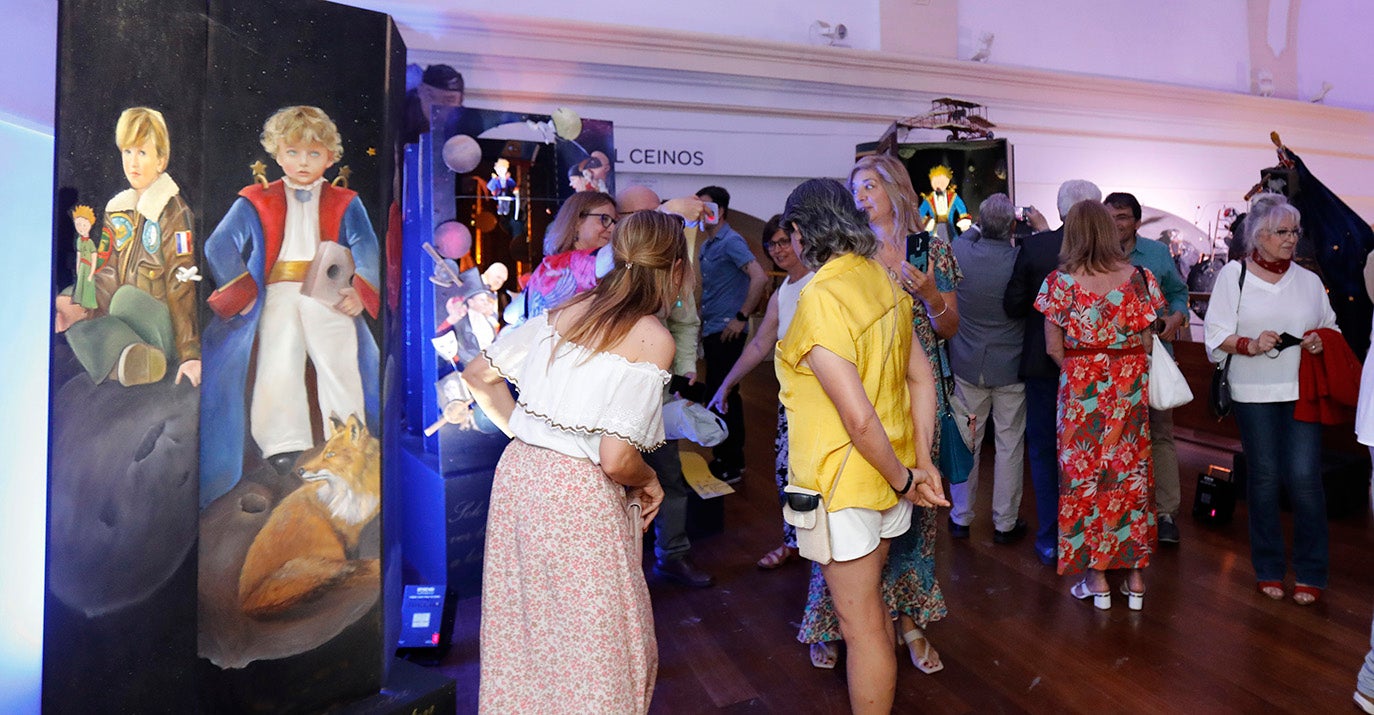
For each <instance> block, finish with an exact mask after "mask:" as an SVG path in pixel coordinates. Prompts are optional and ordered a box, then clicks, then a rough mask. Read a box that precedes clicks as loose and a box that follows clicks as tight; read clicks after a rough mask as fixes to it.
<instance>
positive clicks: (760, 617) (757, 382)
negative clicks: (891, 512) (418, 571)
mask: <svg viewBox="0 0 1374 715" xmlns="http://www.w3.org/2000/svg"><path fill="white" fill-rule="evenodd" d="M742 389H743V391H744V399H745V403H746V411H747V417H748V429H749V432H748V434H747V450H748V451H747V456H748V474H747V475H746V478H745V483H744V485H743V487H742V490H741V492H740V493H738V494H734V495H730V496H727V497H725V499H727V500H728V501H727V502H726V531H725V533H723V534H719V535H716V536H712V537H710V538H706V539H701V540H698V541H697V542H696V543H694V544H693V547H692V556H693V558H694V560H695V561H696V563H697V564H698V565H700V566H701V567H703V568H704V569H706V570H708V571H710V572H711V573H712V574H713V575H714V576H715V578H716V585H715V586H714V587H713V588H708V589H703V590H691V589H686V588H682V587H678V586H675V585H673V584H669V583H664V582H660V581H658V580H656V579H654V578H653V577H652V576H650V578H649V588H650V592H651V594H652V597H653V602H654V617H655V623H656V627H657V633H658V644H659V657H660V665H659V671H658V687H657V690H656V691H655V694H654V703H653V712H656V713H719V712H725V713H743V712H751V713H752V712H762V713H768V712H776V713H830V712H835V713H842V712H846V711H847V709H848V700H847V696H846V691H845V682H844V669H843V667H844V663H843V661H841V663H840V667H839V668H838V669H836V670H833V671H822V670H817V669H815V668H812V667H811V665H810V662H809V660H808V659H807V651H806V648H805V647H803V646H802V645H800V644H798V643H797V642H796V640H795V638H796V631H797V624H798V622H799V621H800V619H801V611H802V606H803V603H804V601H805V591H806V582H807V576H808V566H807V565H804V564H803V563H801V562H793V563H791V564H789V565H787V566H785V567H784V568H782V569H780V570H778V571H771V572H770V571H760V570H758V569H756V568H755V566H754V562H755V560H756V559H758V557H759V556H761V555H762V554H763V553H765V552H766V551H768V550H769V549H771V548H773V547H774V546H775V545H776V544H777V543H779V541H780V538H781V537H780V517H779V510H778V505H777V497H776V492H775V490H774V486H773V478H772V464H773V447H772V445H773V435H774V419H775V418H774V411H775V410H776V395H777V383H776V382H775V381H774V379H773V377H772V368H771V364H769V363H764V365H763V366H761V367H760V368H759V369H758V370H756V371H755V372H754V373H753V374H752V375H750V376H749V378H748V379H747V380H746V381H745V383H744V384H743V387H742ZM988 449H989V450H990V449H991V448H990V446H989V447H988ZM988 454H990V451H989V452H988ZM1179 460H1180V462H1181V472H1182V473H1183V502H1184V511H1185V515H1184V516H1182V517H1181V518H1180V519H1179V526H1180V528H1181V530H1182V532H1183V539H1182V544H1181V545H1179V546H1178V547H1172V548H1166V549H1162V550H1160V551H1158V552H1157V553H1156V554H1155V555H1154V557H1153V558H1152V562H1151V565H1150V568H1149V569H1148V570H1147V571H1146V579H1147V583H1148V596H1147V597H1146V599H1145V609H1144V611H1142V612H1138V613H1136V612H1131V611H1129V610H1127V609H1126V607H1125V604H1124V602H1123V599H1122V598H1120V597H1119V596H1118V598H1117V599H1116V602H1115V603H1114V607H1113V608H1112V610H1110V611H1106V612H1102V611H1097V610H1095V609H1094V608H1092V606H1091V605H1090V604H1088V603H1085V602H1079V601H1075V600H1073V599H1072V598H1070V597H1069V595H1068V590H1069V586H1070V585H1071V583H1072V581H1071V580H1070V579H1069V578H1068V577H1065V578H1060V577H1058V576H1056V575H1055V573H1054V570H1053V568H1050V567H1046V566H1043V565H1041V564H1040V562H1039V561H1038V560H1037V559H1036V557H1035V555H1034V553H1033V550H1032V548H1031V546H1030V540H1029V538H1028V539H1027V540H1025V541H1023V542H1022V543H1020V544H1016V545H1011V546H999V545H995V544H993V543H992V526H991V524H990V521H989V517H988V516H987V515H988V514H989V506H988V501H989V492H990V491H991V487H990V485H991V474H990V467H991V464H990V463H991V459H990V458H985V459H984V460H983V466H984V469H983V473H984V477H983V479H984V481H983V485H984V486H983V488H982V489H980V491H981V492H982V494H980V499H979V506H978V510H977V512H976V513H977V514H978V517H977V519H976V520H975V522H974V524H973V535H972V538H970V539H968V540H965V541H958V542H956V541H954V540H952V539H951V538H950V537H949V534H948V532H947V531H946V530H944V529H941V530H940V541H939V543H938V545H937V547H936V560H937V574H938V577H939V580H940V584H941V586H942V587H943V589H944V593H945V598H946V600H947V602H948V605H949V616H948V617H947V618H946V619H945V620H943V621H940V622H939V623H936V624H933V625H932V626H931V627H930V628H929V629H928V633H929V635H930V637H931V640H932V642H933V643H934V644H935V646H936V648H937V649H938V650H939V651H940V653H941V656H942V657H943V659H944V662H945V669H944V670H943V671H942V672H939V673H936V674H934V675H924V674H922V673H921V672H920V671H918V670H916V669H915V668H914V667H913V666H912V665H911V663H910V661H909V660H907V659H906V658H905V654H904V653H903V654H902V658H901V659H900V660H899V668H898V685H897V700H896V706H895V708H894V712H897V713H915V712H922V713H1020V712H1035V713H1042V712H1045V713H1048V712H1054V713H1061V712H1074V713H1077V712H1082V713H1088V712H1099V713H1163V712H1180V713H1228V712H1234V713H1256V712H1305V713H1346V712H1357V710H1356V709H1355V708H1354V706H1353V705H1352V704H1351V693H1352V692H1353V690H1354V683H1355V674H1356V672H1357V671H1358V669H1359V667H1360V663H1361V661H1362V659H1363V657H1364V654H1365V652H1366V651H1367V650H1368V648H1369V636H1370V619H1371V607H1372V606H1374V601H1372V600H1371V595H1374V568H1371V566H1374V556H1371V549H1370V543H1371V540H1370V537H1371V534H1372V533H1374V525H1372V524H1371V519H1370V518H1369V516H1368V513H1367V512H1360V513H1359V515H1357V516H1355V517H1351V518H1346V519H1342V520H1334V521H1332V522H1331V580H1330V588H1329V589H1328V590H1327V592H1326V596H1325V598H1324V599H1323V601H1322V602H1321V603H1319V604H1317V605H1316V606H1313V607H1308V608H1304V607H1300V606H1297V605H1296V604H1294V603H1293V602H1292V600H1286V601H1282V602H1275V601H1270V600H1269V599H1267V598H1264V597H1263V596H1260V595H1258V594H1256V593H1255V590H1254V578H1253V573H1252V571H1251V569H1250V562H1249V550H1248V546H1247V535H1246V529H1245V511H1244V509H1245V507H1244V504H1243V503H1242V504H1241V506H1240V507H1239V508H1238V509H1237V514H1236V520H1235V521H1233V522H1232V523H1231V524H1230V525H1228V526H1225V527H1220V528H1206V527H1202V526H1200V525H1198V524H1196V523H1195V522H1194V521H1193V520H1192V519H1191V518H1189V517H1187V516H1186V511H1187V508H1188V506H1189V505H1190V504H1191V503H1192V494H1193V483H1194V482H1195V479H1196V474H1197V473H1198V471H1199V469H1202V468H1205V466H1206V465H1207V464H1208V463H1220V464H1229V462H1230V455H1229V453H1226V452H1222V451H1219V450H1217V449H1216V448H1215V447H1207V446H1201V445H1198V444H1196V443H1189V442H1180V443H1179ZM1021 512H1022V516H1024V517H1025V518H1026V519H1027V520H1028V521H1030V522H1031V524H1032V525H1034V521H1035V516H1034V496H1033V492H1032V491H1031V488H1030V484H1029V480H1028V481H1027V484H1026V489H1025V497H1024V499H1023V502H1022V508H1021ZM650 558H652V554H650ZM646 563H648V562H646ZM1290 584H1291V575H1290ZM1113 585H1114V586H1116V583H1115V578H1114V579H1113ZM479 617H480V603H479V601H478V599H468V600H465V601H462V602H460V603H459V604H458V617H457V623H456V626H455V632H454V647H453V649H452V650H451V651H450V652H449V654H448V656H447V657H446V658H445V660H444V662H443V663H442V664H441V666H440V668H441V669H442V670H443V671H444V672H446V673H447V674H448V675H450V676H452V677H454V678H456V679H457V681H458V711H459V712H464V713H466V712H475V711H476V703H477V684H478V662H477V660H478V659H477V634H478V621H479ZM588 647H595V644H588Z"/></svg>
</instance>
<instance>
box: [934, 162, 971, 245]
mask: <svg viewBox="0 0 1374 715" xmlns="http://www.w3.org/2000/svg"><path fill="white" fill-rule="evenodd" d="M953 179H954V171H953V170H952V169H950V168H949V167H948V166H945V165H944V164H937V165H936V166H935V167H934V168H932V169H931V170H930V188H931V191H930V193H928V194H921V218H923V219H925V230H927V231H930V232H931V233H934V234H936V235H938V236H940V237H941V238H943V239H945V240H946V241H953V240H954V239H955V238H957V237H958V236H959V234H961V233H963V232H964V231H967V230H968V228H969V226H972V225H973V220H972V219H970V218H969V216H968V207H967V206H965V205H964V200H963V199H962V198H960V197H959V194H957V193H955V192H954V186H953V185H952V184H951V183H950V182H951V181H953Z"/></svg>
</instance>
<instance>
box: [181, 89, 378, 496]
mask: <svg viewBox="0 0 1374 715" xmlns="http://www.w3.org/2000/svg"><path fill="white" fill-rule="evenodd" d="M261 139H262V146H263V148H264V149H266V150H267V151H268V153H269V154H271V155H272V156H273V157H275V159H276V161H277V164H278V165H280V166H281V168H282V171H283V172H284V174H285V175H284V176H283V178H281V179H279V180H277V181H274V182H271V183H266V182H265V180H264V181H263V182H261V183H257V184H253V185H250V186H248V187H246V188H244V189H243V190H242V191H240V192H239V198H238V199H237V200H236V201H235V202H234V204H233V206H232V207H230V209H229V212H228V213H227V214H225V216H224V219H223V220H221V221H220V223H219V226H218V227H216V229H215V231H214V233H212V234H211V235H210V237H209V238H208V239H207V240H206V242H205V260H206V263H207V264H208V265H209V267H210V272H211V274H212V276H213V278H214V280H215V284H216V285H217V286H218V289H217V290H216V291H215V292H214V293H213V294H212V295H211V296H210V298H209V304H210V308H211V309H212V310H213V311H214V313H215V315H216V316H218V317H217V319H216V320H214V321H213V322H212V324H211V325H209V326H207V328H206V333H205V341H204V343H205V345H204V347H205V354H206V372H207V375H206V378H205V386H204V389H203V390H202V401H201V404H202V406H203V407H202V411H201V425H202V426H201V504H202V505H204V504H208V503H209V502H210V501H212V500H214V499H215V498H216V497H218V496H220V495H221V494H223V493H225V492H227V491H228V490H229V489H230V488H231V487H232V486H233V485H234V484H235V483H236V482H237V481H238V480H239V478H240V477H241V476H242V473H243V471H244V464H243V455H244V452H245V449H244V433H245V424H244V417H245V410H244V406H243V405H244V400H245V399H247V401H248V409H247V418H248V424H247V426H246V431H247V432H248V434H251V436H252V438H253V443H254V444H255V445H256V447H257V450H258V451H259V452H260V453H261V455H262V457H263V458H264V459H265V460H266V461H267V462H268V463H269V464H270V465H271V466H272V467H273V468H274V469H275V470H276V471H277V473H278V474H287V473H289V471H290V470H291V468H292V467H293V466H294V464H295V462H296V459H297V457H299V456H300V454H301V452H303V451H305V450H307V449H310V448H311V447H313V446H315V445H314V441H313V438H312V434H311V428H310V413H309V403H308V398H307V390H306V384H305V363H306V359H307V358H309V360H310V362H311V363H312V364H313V366H314V368H315V375H316V393H317V395H318V399H319V412H320V421H321V423H322V424H329V421H330V418H331V417H335V418H337V419H340V420H346V419H348V417H349V416H350V415H356V416H357V417H358V418H359V419H365V420H366V422H367V424H368V428H369V429H370V430H372V431H373V432H374V433H375V432H376V431H377V424H376V415H377V400H378V398H377V391H378V378H377V374H378V366H377V359H378V352H377V344H376V341H375V340H374V338H373V336H372V333H371V331H369V330H368V327H367V323H366V321H365V320H364V319H363V316H362V313H363V311H364V310H366V311H367V313H368V314H369V315H371V316H373V317H374V318H375V317H377V315H378V311H379V310H380V298H379V293H378V282H379V280H378V271H379V260H380V256H379V247H378V242H377V236H376V234H375V233H373V230H372V224H371V222H370V221H369V220H368V216H367V210H366V209H365V208H363V204H362V201H360V200H359V199H358V195H357V194H356V193H355V192H353V191H350V190H348V189H344V188H339V187H336V186H332V185H330V184H329V183H328V182H326V181H325V180H324V172H325V170H327V169H329V168H330V167H331V166H333V165H334V163H335V162H337V161H338V160H339V158H340V156H341V155H342V153H343V145H342V137H341V136H340V135H339V132H338V129H337V128H336V127H335V125H334V122H333V121H332V120H331V119H330V118H329V116H328V115H326V114H325V113H324V112H323V111H321V110H320V109H318V108H316V107H307V106H296V107H287V108H285V109H282V110H280V111H278V112H277V113H276V114H274V115H272V117H271V118H269V119H268V120H267V122H266V124H265V125H264V127H263V132H262V138H261ZM328 241H333V242H337V243H338V244H339V245H341V246H344V247H346V248H347V249H348V250H349V252H350V253H351V254H352V258H353V262H354V266H355V274H354V276H353V278H352V282H351V287H345V288H343V289H342V290H341V291H340V295H341V296H342V297H341V298H340V299H339V300H338V302H336V303H333V304H326V303H324V302H321V301H320V300H317V299H316V298H314V297H312V296H309V295H305V294H303V293H302V292H301V287H302V284H303V281H304V279H305V275H306V272H307V271H308V270H309V268H310V264H311V261H312V260H314V258H315V256H316V252H317V250H318V249H319V246H320V244H321V243H322V242H328ZM254 345H256V347H257V352H256V368H255V372H254V374H253V376H252V387H251V394H246V393H247V392H248V391H249V389H250V388H247V387H246V385H247V384H248V377H249V376H248V364H249V358H250V355H252V353H253V348H254Z"/></svg>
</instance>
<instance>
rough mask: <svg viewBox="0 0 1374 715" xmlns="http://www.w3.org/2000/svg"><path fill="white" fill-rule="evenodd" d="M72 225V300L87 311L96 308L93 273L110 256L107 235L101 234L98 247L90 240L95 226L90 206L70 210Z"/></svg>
mask: <svg viewBox="0 0 1374 715" xmlns="http://www.w3.org/2000/svg"><path fill="white" fill-rule="evenodd" d="M72 224H73V225H75V226H76V288H75V289H74V291H73V292H72V299H73V300H74V301H75V302H76V303H77V304H78V305H80V306H81V307H83V308H85V309H87V310H94V309H95V307H96V298H95V280H93V279H94V276H95V272H96V271H98V270H100V267H101V266H103V265H105V259H106V258H109V256H110V239H109V235H108V234H105V233H102V234H101V241H100V245H99V246H96V244H95V241H94V240H93V239H92V238H91V227H92V226H94V225H95V210H94V209H92V208H91V207H90V206H85V205H82V206H77V207H76V208H74V209H72Z"/></svg>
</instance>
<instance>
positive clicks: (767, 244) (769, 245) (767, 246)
mask: <svg viewBox="0 0 1374 715" xmlns="http://www.w3.org/2000/svg"><path fill="white" fill-rule="evenodd" d="M790 245H792V241H791V240H790V239H786V238H784V239H782V240H779V241H764V242H763V250H765V251H771V250H773V249H774V248H778V247H780V246H790Z"/></svg>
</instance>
